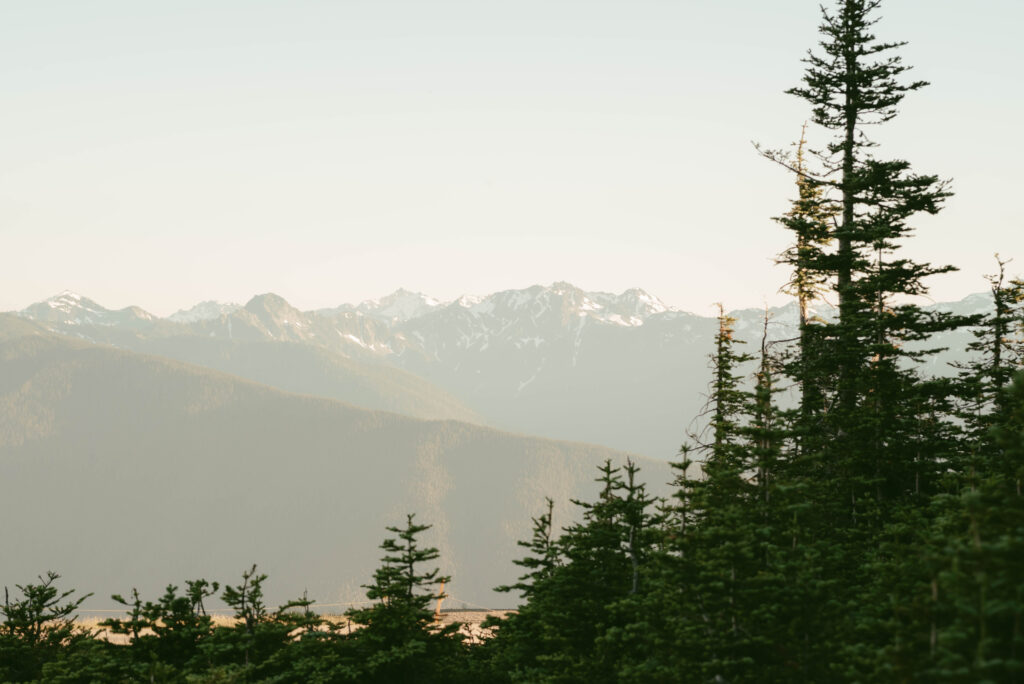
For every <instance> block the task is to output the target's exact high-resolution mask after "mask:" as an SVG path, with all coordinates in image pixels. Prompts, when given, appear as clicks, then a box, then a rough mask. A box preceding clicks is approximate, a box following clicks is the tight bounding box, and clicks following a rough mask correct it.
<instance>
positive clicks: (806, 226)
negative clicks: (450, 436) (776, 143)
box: [0, 0, 1024, 683]
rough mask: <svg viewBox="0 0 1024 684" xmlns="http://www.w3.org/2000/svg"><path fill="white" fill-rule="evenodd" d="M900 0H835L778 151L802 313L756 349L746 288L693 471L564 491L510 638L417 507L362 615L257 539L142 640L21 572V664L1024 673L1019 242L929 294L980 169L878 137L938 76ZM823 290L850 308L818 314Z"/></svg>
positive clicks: (291, 677)
mask: <svg viewBox="0 0 1024 684" xmlns="http://www.w3.org/2000/svg"><path fill="white" fill-rule="evenodd" d="M880 4H881V3H880V0H841V1H840V2H838V3H837V5H836V6H835V7H834V8H832V9H823V10H822V22H821V28H820V31H821V35H820V43H819V44H818V45H817V47H815V48H814V49H813V50H811V51H810V52H809V53H808V55H807V57H806V59H805V71H804V75H803V78H802V80H801V81H800V83H799V84H798V85H797V86H796V87H794V88H793V89H792V90H791V91H789V92H790V93H791V94H793V95H794V96H796V97H798V98H801V99H803V100H804V101H806V103H807V105H808V107H809V120H810V124H811V128H810V130H809V131H807V133H808V136H807V138H809V139H816V137H815V136H818V135H823V136H824V142H823V143H822V145H821V146H820V147H815V146H814V144H812V143H811V142H808V141H807V139H801V141H800V143H799V144H798V145H797V146H796V152H795V153H794V154H789V153H785V152H773V151H767V150H766V151H764V152H763V153H764V155H765V156H766V157H767V158H768V159H770V160H772V161H773V162H776V163H778V164H779V165H781V166H782V167H783V168H785V169H786V170H787V172H789V173H791V174H792V176H793V179H794V183H795V193H794V199H793V201H792V203H791V206H790V208H789V210H788V211H787V212H786V213H785V214H784V215H783V216H780V217H778V218H777V219H776V220H777V222H778V224H779V225H780V226H781V227H782V228H783V229H785V230H787V231H789V233H790V235H791V246H790V247H789V248H788V249H787V250H786V251H784V252H783V253H782V254H781V255H779V256H778V261H779V263H780V264H782V265H783V266H784V267H785V268H786V269H787V271H788V280H787V282H786V285H785V288H786V291H787V292H789V293H790V294H791V295H792V296H793V297H794V298H795V299H796V300H797V302H798V304H799V310H800V312H801V315H800V325H799V331H798V335H797V337H796V338H795V339H793V340H790V341H787V342H785V343H776V344H769V343H768V342H767V336H766V338H765V343H763V344H762V345H760V348H751V349H744V348H743V347H741V346H740V345H739V343H738V342H737V340H736V339H735V337H734V334H733V321H732V319H730V318H729V317H728V316H726V315H725V314H724V313H723V314H721V316H720V318H719V328H718V332H717V335H716V337H715V351H714V354H713V356H712V371H713V380H712V383H711V387H710V391H709V402H708V408H707V414H706V415H707V418H708V421H709V424H708V429H707V430H705V431H703V432H702V433H701V434H698V435H693V436H691V437H690V438H689V439H688V440H687V443H686V444H685V445H684V446H683V447H682V449H681V453H680V460H679V462H678V463H677V464H676V473H677V477H676V480H675V482H674V492H675V493H674V495H673V497H672V498H670V499H667V500H666V499H657V498H655V497H653V496H651V495H650V494H649V493H648V492H647V489H646V487H645V485H644V484H643V473H641V472H639V469H638V468H637V466H636V465H635V464H633V463H631V462H628V463H626V464H624V465H620V466H616V465H615V464H613V463H611V462H608V463H606V464H605V465H604V466H603V467H602V468H601V469H600V470H599V472H597V473H596V474H595V477H596V487H595V490H596V496H595V498H594V499H593V500H591V501H578V502H574V503H576V504H577V505H578V507H579V510H580V518H579V521H578V522H576V523H573V524H569V525H567V526H564V527H563V526H560V521H558V520H555V519H553V518H554V516H553V513H552V511H553V506H552V502H550V501H549V502H548V504H547V507H546V509H545V508H543V507H539V514H538V517H536V518H535V519H534V520H533V535H532V538H531V539H529V540H524V541H523V542H521V546H522V547H523V549H524V552H523V553H524V557H523V558H522V559H521V560H519V561H517V564H518V565H519V566H520V567H521V568H522V570H523V574H522V576H521V577H520V579H519V581H518V582H517V583H516V584H515V585H513V586H510V587H503V588H502V589H503V590H506V591H513V592H517V593H518V595H519V596H520V597H521V601H522V604H521V606H520V609H519V611H518V612H516V613H513V614H510V615H508V616H506V617H505V618H504V619H501V620H496V621H494V623H493V625H492V626H493V627H494V636H493V637H492V638H490V639H488V640H486V641H485V642H484V643H483V644H474V645H470V644H468V643H466V642H464V641H463V640H462V638H461V637H460V636H459V633H458V632H457V630H456V629H453V628H450V627H449V628H442V627H440V626H439V625H438V624H437V623H435V622H433V620H432V614H431V611H430V603H431V600H432V598H433V597H435V596H437V595H438V594H439V591H441V590H440V589H439V585H440V583H441V582H442V581H445V580H447V578H442V577H439V576H438V574H437V571H436V570H433V569H431V568H430V565H431V564H432V561H434V560H436V559H437V557H438V554H437V551H436V550H435V549H432V548H422V547H421V546H420V545H419V543H418V536H419V534H420V533H421V532H423V531H424V530H425V529H426V526H425V525H423V524H420V523H417V522H416V520H415V519H414V518H413V516H411V515H410V516H409V517H408V518H407V520H406V523H405V525H404V526H401V527H392V528H389V532H390V533H391V534H392V535H393V536H391V537H389V538H388V539H387V540H386V541H385V542H384V544H383V545H382V549H383V551H384V557H383V558H382V561H381V563H382V564H381V567H380V569H379V570H378V571H377V572H376V574H375V575H374V577H373V578H372V579H371V580H370V584H368V585H367V596H368V597H369V598H370V599H371V600H372V601H373V603H372V605H371V606H370V607H368V608H365V609H360V610H354V611H352V612H351V613H350V617H351V618H352V619H353V620H354V621H355V622H357V623H358V624H359V625H361V628H358V629H355V630H348V631H344V630H340V629H338V628H336V627H335V626H333V625H332V624H330V623H328V622H325V621H324V620H322V619H321V618H320V617H318V616H316V615H314V614H313V613H312V612H310V610H309V607H310V602H309V600H307V599H305V598H303V599H299V600H296V601H294V602H291V603H289V604H286V605H285V606H282V607H281V608H279V609H276V610H272V609H270V608H268V607H267V606H265V605H264V603H263V601H262V583H263V582H264V581H265V580H266V579H267V578H266V577H265V576H264V575H261V574H259V573H258V571H257V569H256V568H255V567H254V568H252V569H251V570H249V571H247V572H245V573H244V574H243V576H242V582H241V584H239V585H236V586H227V587H224V588H223V590H222V589H221V587H219V586H218V585H217V584H211V583H208V582H206V581H205V580H196V581H191V582H188V583H187V585H186V589H185V591H184V592H183V593H179V590H178V588H176V587H169V588H168V590H167V592H166V594H165V595H164V596H162V597H159V598H157V599H155V600H144V599H143V598H141V597H139V596H138V594H137V593H134V594H132V595H130V596H129V597H128V598H125V597H123V596H117V597H115V599H116V600H117V601H119V602H120V603H122V604H123V605H124V606H125V609H126V617H122V618H114V619H111V620H108V621H107V622H106V625H105V626H106V628H107V629H108V630H110V631H112V632H113V633H115V634H120V635H125V636H127V637H129V638H128V639H127V643H123V644H114V643H111V642H109V641H107V640H104V639H100V638H96V636H95V635H93V634H90V633H88V632H84V631H82V630H79V629H76V627H75V625H74V624H73V622H72V617H73V615H74V613H75V611H76V609H77V607H78V606H79V605H80V602H81V600H82V598H81V597H80V596H79V597H77V598H76V596H78V595H76V594H74V593H73V592H68V591H62V590H60V589H58V587H57V584H58V579H59V578H58V576H56V575H54V574H49V575H46V576H44V577H40V578H39V580H38V582H35V583H30V584H25V585H19V586H17V587H16V588H15V589H14V590H13V591H9V592H7V593H6V594H5V602H4V606H3V609H2V614H3V618H4V621H3V623H2V624H0V679H2V680H4V681H53V682H89V681H193V682H200V681H207V682H215V681H217V682H226V681H277V682H292V681H310V682H314V681H315V682H340V681H379V682H400V681H403V682H427V681H439V682H441V681H443V682H454V681H472V682H589V683H597V682H638V683H640V682H644V683H647V682H843V681H849V682H911V681H920V682H975V681H979V682H980V681H990V682H1019V681H1024V496H1022V479H1024V374H1022V373H1021V368H1022V362H1024V339H1022V326H1024V282H1022V281H1021V280H1019V279H1013V278H1011V277H1010V276H1009V275H1008V274H1007V273H1006V266H1007V263H1008V262H1007V261H1005V260H1001V259H999V258H998V257H997V260H996V264H995V271H996V272H995V274H994V275H992V276H990V277H989V283H990V286H991V293H992V297H993V302H994V308H993V310H992V311H991V312H990V313H988V314H984V315H978V316H969V317H965V316H954V315H951V314H948V313H943V312H941V311H935V310H925V309H923V308H922V307H921V306H919V305H918V304H917V302H918V301H920V295H923V294H925V293H926V292H927V281H928V279H929V278H931V277H933V276H938V275H941V274H943V273H946V272H949V271H950V270H952V269H953V267H952V266H947V265H933V264H925V263H919V262H916V261H914V260H913V258H912V256H911V254H912V251H913V250H912V242H911V240H910V238H911V237H912V233H913V230H914V221H915V219H916V218H918V217H920V216H921V215H922V214H933V213H935V212H938V211H940V210H941V208H942V205H943V202H944V200H946V199H947V198H948V197H950V195H951V192H952V189H951V187H950V185H949V184H948V183H947V182H946V181H944V180H942V179H941V178H940V177H938V176H936V175H930V174H927V173H920V172H918V171H916V170H914V168H913V167H912V166H911V164H910V163H909V162H908V161H905V160H901V159H888V158H886V157H884V156H882V154H881V150H880V149H879V148H878V146H877V145H876V144H875V143H874V142H873V141H872V138H871V132H872V130H873V127H875V126H878V125H884V124H885V123H886V122H888V121H890V120H892V119H893V118H894V117H896V116H897V114H898V112H899V105H900V103H901V102H902V100H903V99H904V98H905V97H907V96H910V95H912V94H913V93H914V92H915V91H917V90H919V89H920V88H922V87H924V86H925V85H926V84H925V83H923V82H921V81H916V80H913V78H912V77H911V74H910V73H909V71H910V67H909V66H907V65H905V64H904V63H903V62H902V61H901V58H900V48H901V47H902V43H885V42H880V41H878V40H877V39H876V38H875V36H874V35H873V26H874V24H875V23H876V22H877V21H878V20H879V17H880V16H881V15H880V12H879V10H880ZM968 229H969V226H965V230H968ZM820 298H826V299H828V300H830V301H835V302H837V303H838V314H837V316H836V318H835V319H833V320H822V319H820V318H816V317H814V315H813V313H812V311H813V306H812V305H813V303H814V302H815V301H816V300H818V299H820ZM958 328H966V329H969V330H971V331H972V332H973V335H974V341H973V342H972V343H971V345H970V350H971V351H972V352H973V353H972V356H971V358H972V360H971V361H970V362H967V363H964V364H962V365H961V366H959V367H958V368H957V372H956V373H954V374H949V375H945V376H942V377H936V376H935V375H934V374H926V373H925V372H923V368H924V366H925V364H927V362H928V360H929V358H931V357H932V356H934V355H935V354H936V353H937V352H938V351H939V350H938V349H936V348H935V347H934V345H933V344H930V343H929V340H931V339H932V338H933V336H935V335H936V334H938V333H942V332H944V331H949V330H953V329H958ZM781 392H792V393H795V394H796V396H797V397H798V399H797V401H795V402H793V403H792V404H791V405H790V404H787V403H784V402H780V401H779V394H780V393H781ZM538 503H539V504H540V503H542V502H538ZM341 522H342V523H343V521H341ZM455 581H456V582H457V581H458V578H455ZM221 591H222V593H221V594H220V595H221V596H222V597H223V599H224V600H225V601H226V602H227V603H228V604H229V605H230V606H231V607H232V608H233V609H234V610H235V613H236V618H237V620H236V621H235V622H234V623H233V624H231V625H229V626H217V627H215V626H214V625H213V622H212V620H211V618H210V617H209V616H208V615H207V613H206V611H205V609H204V607H203V601H204V599H207V598H209V597H211V596H214V595H217V594H218V592H221Z"/></svg>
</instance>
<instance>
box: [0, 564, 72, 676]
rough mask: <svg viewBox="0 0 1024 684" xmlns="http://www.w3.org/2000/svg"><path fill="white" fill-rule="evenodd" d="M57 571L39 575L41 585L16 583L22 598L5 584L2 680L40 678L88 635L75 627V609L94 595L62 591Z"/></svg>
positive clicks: (0, 611)
mask: <svg viewBox="0 0 1024 684" xmlns="http://www.w3.org/2000/svg"><path fill="white" fill-rule="evenodd" d="M58 579H60V575H58V574H57V573H55V572H48V573H46V577H42V576H40V577H39V583H38V584H25V585H21V584H17V585H15V587H16V588H17V589H18V591H19V592H21V597H20V598H12V597H11V594H10V591H9V590H8V588H7V587H4V604H3V607H2V608H0V614H2V615H3V622H0V681H5V682H25V681H31V680H34V679H36V678H38V677H39V675H40V673H41V672H42V668H43V665H44V664H45V663H47V662H49V661H51V660H54V659H55V658H56V657H57V656H58V654H59V653H60V651H61V649H63V648H67V647H69V646H71V645H73V644H75V643H76V642H78V641H80V640H82V639H85V638H87V637H88V634H86V633H84V632H82V631H81V630H78V629H76V627H75V624H74V620H75V617H76V616H75V612H76V611H77V610H78V608H79V607H80V606H81V605H82V602H83V601H85V600H86V599H87V598H89V597H90V596H92V594H85V595H83V596H79V597H77V598H73V595H74V593H75V591H74V590H73V589H72V590H69V591H63V592H62V591H60V590H59V589H58V588H57V585H56V582H57V580H58Z"/></svg>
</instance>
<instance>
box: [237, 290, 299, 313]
mask: <svg viewBox="0 0 1024 684" xmlns="http://www.w3.org/2000/svg"><path fill="white" fill-rule="evenodd" d="M245 308H246V309H247V310H249V311H252V312H253V313H259V312H261V311H266V312H271V313H274V312H280V311H298V309H296V308H295V307H293V306H292V305H291V304H289V303H288V301H287V300H286V299H285V298H284V297H282V296H281V295H277V294H274V293H273V292H267V293H264V294H260V295H256V296H254V297H253V298H252V299H250V300H249V301H248V302H246V304H245Z"/></svg>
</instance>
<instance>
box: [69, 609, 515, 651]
mask: <svg viewBox="0 0 1024 684" xmlns="http://www.w3.org/2000/svg"><path fill="white" fill-rule="evenodd" d="M511 612H514V611H510V610H446V611H442V612H441V624H442V625H450V624H453V623H456V622H458V623H460V624H461V625H462V626H461V627H460V628H459V633H461V634H462V635H463V636H464V637H465V638H466V641H467V642H469V643H480V642H481V641H483V640H484V639H487V638H488V637H490V636H491V635H492V630H490V629H485V628H484V627H482V626H481V624H482V623H483V621H484V620H486V619H487V618H488V617H491V616H497V617H502V616H504V615H507V614H508V613H511ZM119 617H123V616H119ZM211 617H212V618H213V624H215V625H218V626H226V625H231V624H234V622H235V620H234V618H230V617H226V616H223V615H213V616H211ZM321 617H323V618H324V619H325V620H327V621H328V622H330V623H332V624H335V625H338V626H339V627H340V628H341V629H342V631H348V630H354V629H359V625H358V624H356V623H354V622H351V621H350V620H349V619H348V618H346V617H345V616H344V615H323V616H321ZM106 619H107V618H106V617H85V618H80V619H78V620H76V622H75V624H77V625H78V626H79V627H81V628H82V629H86V630H89V631H91V632H95V633H96V635H97V636H98V637H99V638H101V639H106V640H107V641H109V642H111V643H115V644H126V643H128V641H129V638H128V636H127V635H125V634H112V633H111V632H110V631H109V630H105V629H103V628H101V627H100V623H101V622H103V621H104V620H106Z"/></svg>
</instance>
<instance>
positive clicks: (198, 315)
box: [167, 299, 242, 323]
mask: <svg viewBox="0 0 1024 684" xmlns="http://www.w3.org/2000/svg"><path fill="white" fill-rule="evenodd" d="M241 308H242V305H241V304H222V303H221V302H217V301H214V300H212V299H208V300H206V301H203V302H199V303H198V304H196V305H194V306H193V307H192V308H190V309H179V310H178V311H176V312H174V313H173V314H171V315H170V316H168V317H167V318H168V320H171V321H174V322H175V323H195V322H196V321H208V320H212V319H215V318H220V317H221V316H223V315H224V314H230V313H232V312H234V311H237V310H239V309H241Z"/></svg>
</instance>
